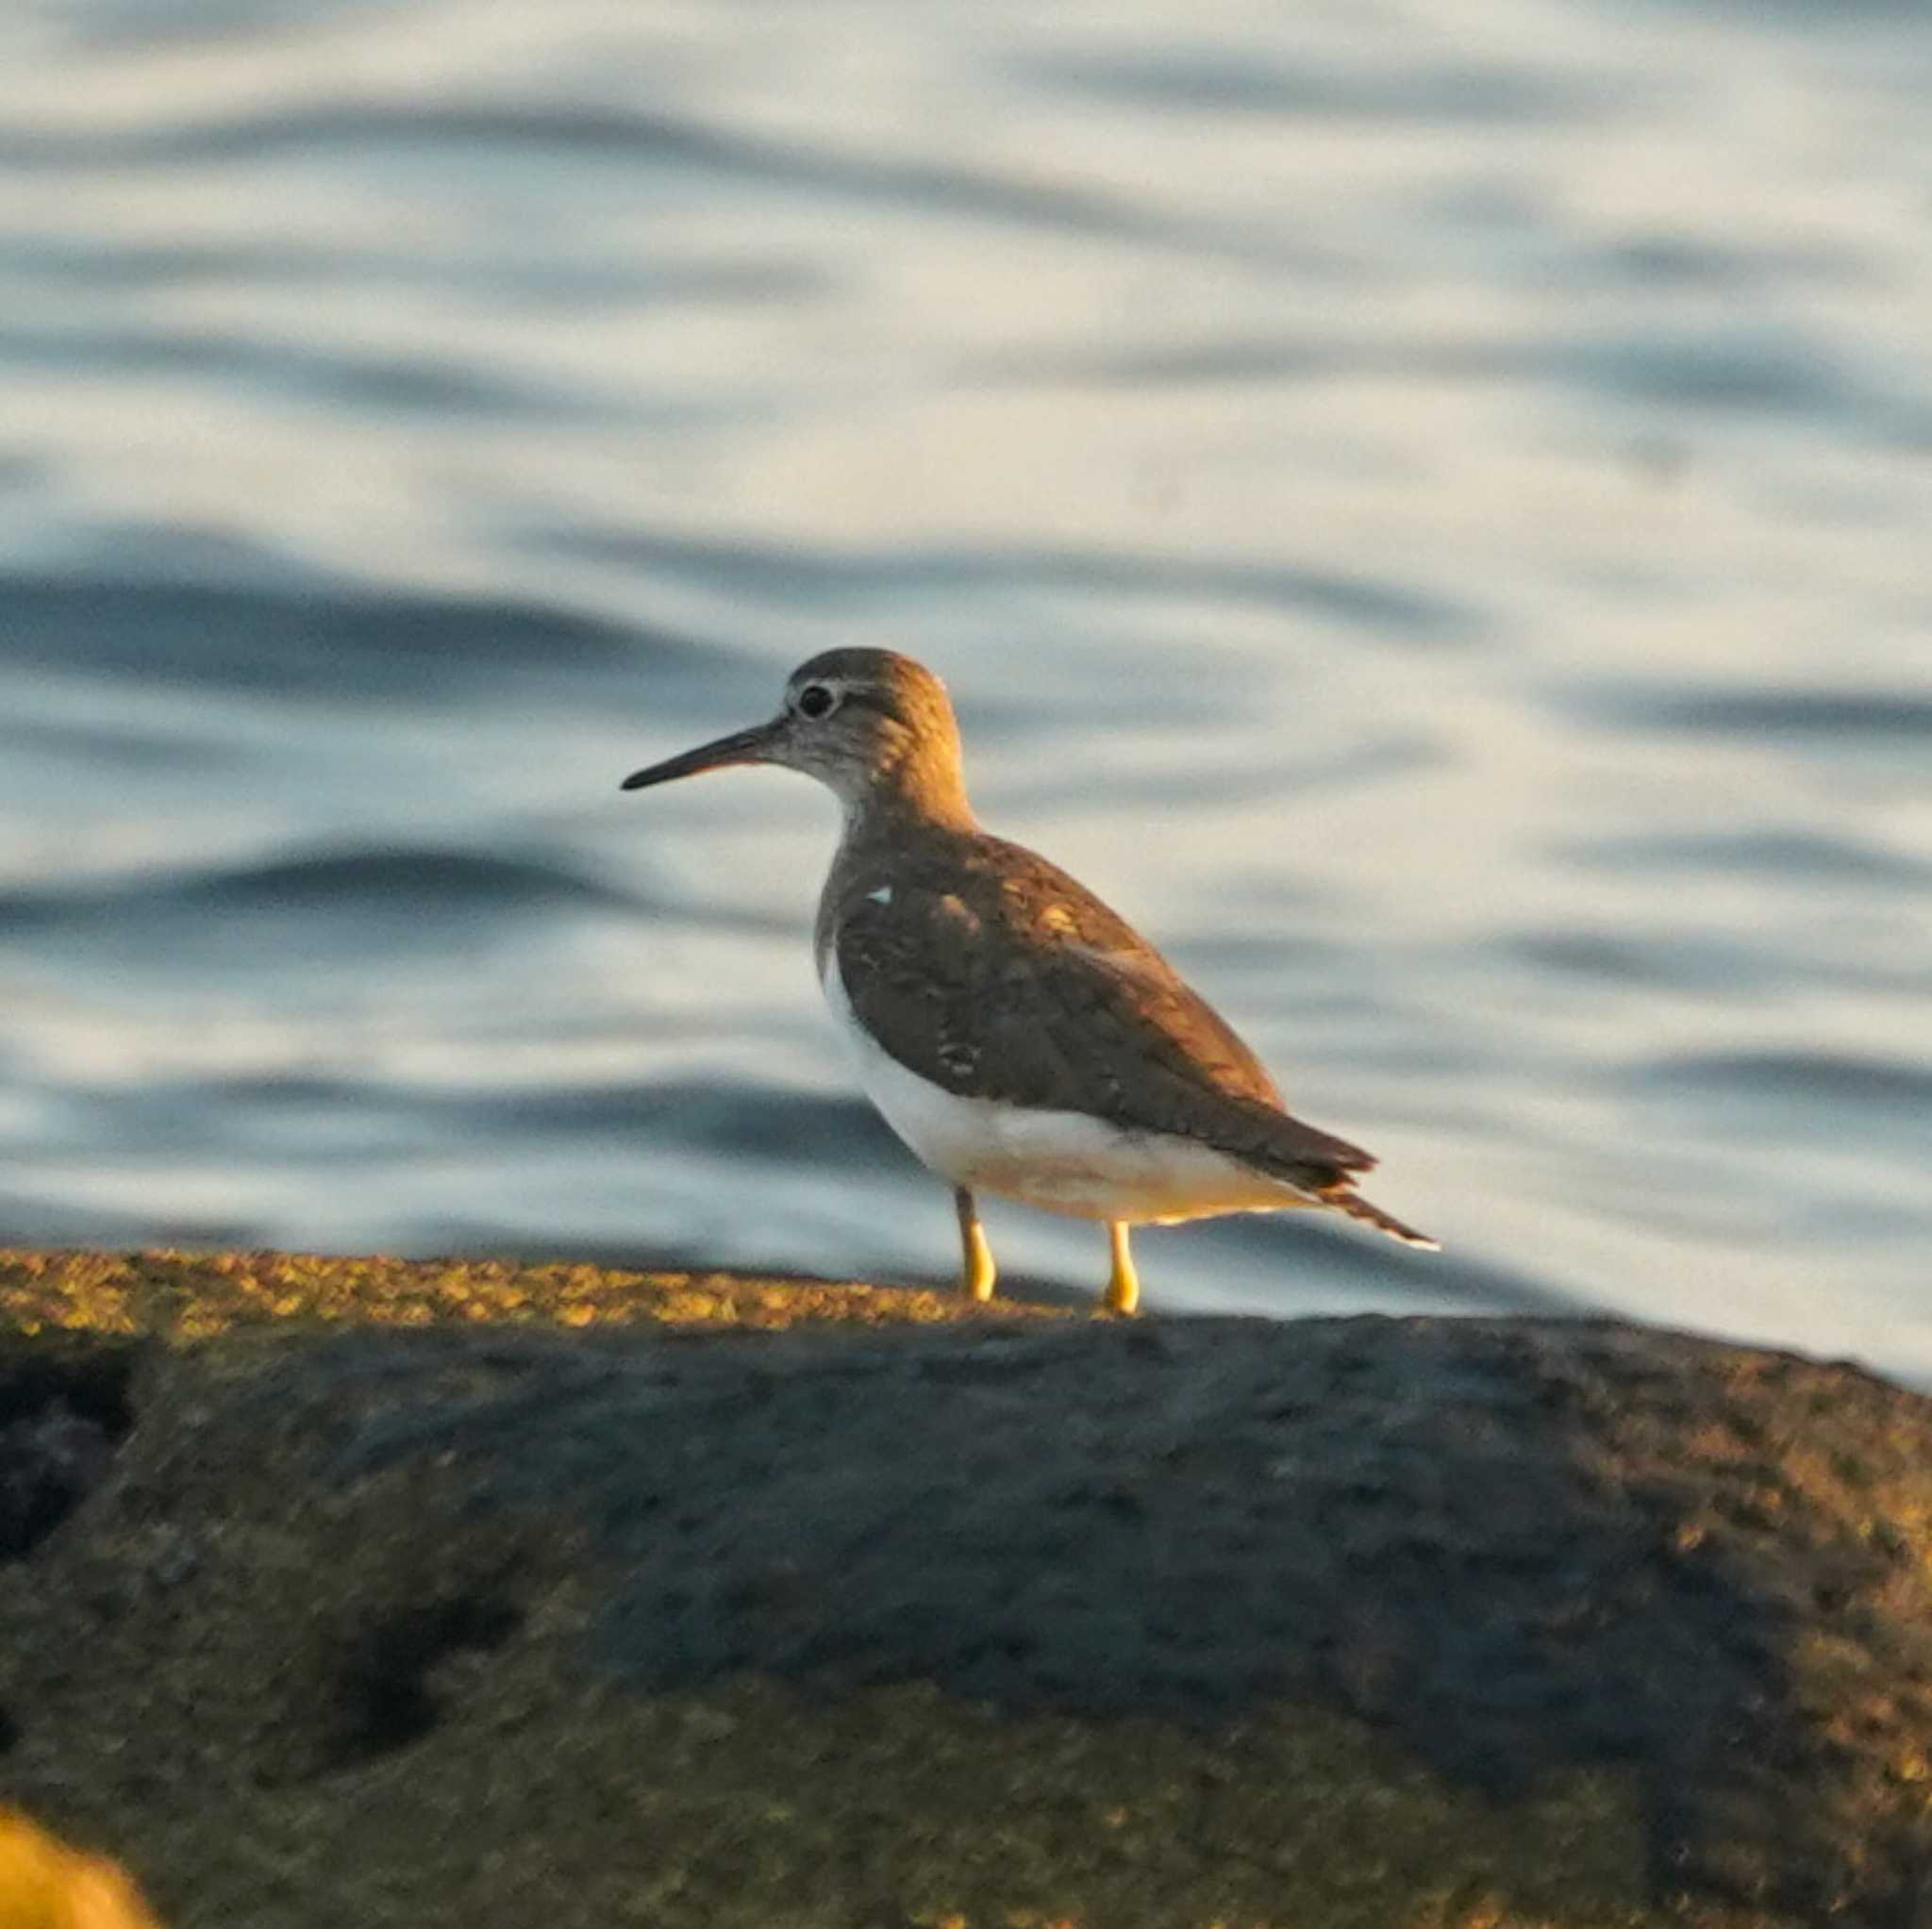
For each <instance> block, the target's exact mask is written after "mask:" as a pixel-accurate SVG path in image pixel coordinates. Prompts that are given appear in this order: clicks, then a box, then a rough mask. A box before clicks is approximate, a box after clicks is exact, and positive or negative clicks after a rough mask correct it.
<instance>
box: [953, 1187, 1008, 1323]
mask: <svg viewBox="0 0 1932 1929" xmlns="http://www.w3.org/2000/svg"><path fill="white" fill-rule="evenodd" d="M953 1204H954V1206H956V1207H957V1208H958V1214H959V1289H960V1290H961V1291H962V1292H964V1293H965V1295H966V1297H967V1298H968V1299H969V1300H990V1299H991V1297H992V1285H993V1281H994V1280H996V1279H997V1278H998V1277H999V1276H1000V1275H999V1271H998V1269H997V1268H996V1267H995V1266H994V1265H993V1263H992V1248H991V1246H989V1245H988V1244H987V1242H986V1228H985V1227H984V1226H983V1225H981V1224H980V1222H979V1210H978V1208H977V1207H976V1206H974V1203H973V1194H972V1193H971V1192H969V1191H968V1190H967V1189H966V1188H965V1187H964V1186H955V1187H954V1188H953Z"/></svg>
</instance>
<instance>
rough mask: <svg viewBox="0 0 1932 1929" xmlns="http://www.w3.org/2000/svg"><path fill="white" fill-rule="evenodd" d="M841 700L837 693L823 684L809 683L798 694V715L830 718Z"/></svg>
mask: <svg viewBox="0 0 1932 1929" xmlns="http://www.w3.org/2000/svg"><path fill="white" fill-rule="evenodd" d="M838 703H839V698H838V695H837V693H836V692H835V691H833V690H829V689H827V688H826V686H825V685H824V684H823V683H808V684H807V685H806V687H805V688H804V689H803V690H800V691H799V692H798V714H799V715H800V716H801V717H812V718H818V717H829V716H830V715H831V714H832V712H833V710H834V709H836V708H837V707H838Z"/></svg>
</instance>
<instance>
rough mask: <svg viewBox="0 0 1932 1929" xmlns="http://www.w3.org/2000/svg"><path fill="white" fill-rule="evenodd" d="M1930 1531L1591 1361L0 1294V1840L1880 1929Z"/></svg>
mask: <svg viewBox="0 0 1932 1929" xmlns="http://www.w3.org/2000/svg"><path fill="white" fill-rule="evenodd" d="M586 1309H588V1310H586ZM753 1329H760V1330H753ZM1928 1522H1932V1402H1928V1401H1926V1400H1925V1399H1924V1398H1922V1397H1920V1396H1918V1395H1915V1394H1911V1393H1908V1392H1905V1391H1902V1390H1900V1389H1895V1388H1892V1387H1890V1386H1887V1385H1885V1384H1884V1383H1882V1382H1880V1381H1878V1380H1875V1379H1874V1378H1872V1377H1871V1376H1870V1375H1868V1374H1865V1373H1863V1372H1859V1371H1857V1369H1854V1368H1850V1367H1846V1366H1838V1365H1827V1364H1820V1363H1815V1362H1810V1361H1807V1360H1802V1359H1798V1358H1795V1357H1792V1356H1790V1355H1779V1354H1770V1353H1764V1352H1760V1351H1756V1350H1753V1349H1749V1348H1743V1347H1735V1346H1727V1345H1724V1344H1721V1343H1718V1342H1713V1341H1708V1340H1701V1339H1689V1338H1686V1337H1684V1336H1680V1335H1674V1334H1669V1333H1656V1332H1647V1331H1641V1330H1639V1329H1635V1328H1631V1327H1627V1326H1623V1325H1619V1324H1616V1323H1614V1322H1557V1321H1544V1320H1529V1319H1484V1320H1474V1319H1472V1320H1446V1319H1407V1320H1387V1319H1354V1320H1313V1321H1302V1322H1289V1323H1281V1324H1275V1323H1272V1322H1261V1321H1242V1320H1228V1319H1199V1320H1153V1321H1148V1322H1141V1323H1140V1324H1138V1325H1125V1324H1121V1323H1118V1322H1107V1321H1093V1320H1077V1319H1068V1318H1064V1317H1060V1316H1058V1315H1055V1314H1052V1313H1050V1312H1048V1311H1046V1310H1045V1309H1041V1308H1039V1307H1028V1306H1025V1305H1020V1304H1015V1303H1011V1302H1003V1303H999V1304H998V1305H996V1307H995V1309H994V1316H993V1317H989V1316H988V1314H987V1312H986V1311H985V1310H984V1309H981V1308H975V1307H971V1306H969V1305H966V1304H965V1303H963V1302H961V1301H958V1300H955V1299H951V1298H948V1297H941V1296H935V1295H931V1294H916V1293H908V1292H897V1291H893V1290H891V1289H867V1288H860V1287H852V1288H841V1287H836V1286H830V1285H826V1284H823V1283H811V1282H805V1283H799V1282H782V1281H773V1280H744V1279H741V1278H737V1277H736V1276H733V1275H725V1274H703V1275H692V1274H675V1275H638V1274H617V1273H610V1272H602V1271H600V1270H598V1269H593V1268H589V1267H550V1268H541V1267H535V1268H533V1267H515V1266H509V1265H496V1264H491V1263H484V1262H436V1261H418V1262H403V1261H393V1260H371V1259H359V1258H344V1259H314V1258H305V1257H301V1256H283V1255H214V1256H198V1257H197V1256H181V1255H134V1256H123V1255H99V1254H76V1255H42V1254H9V1255H0V1556H4V1559H0V1742H4V1743H5V1746H4V1748H0V1788H4V1791H5V1793H6V1796H7V1798H8V1800H11V1801H15V1802H17V1803H19V1804H21V1805H22V1806H23V1807H25V1809H27V1810H28V1811H30V1812H31V1813H33V1814H35V1815H36V1816H37V1817H39V1818H41V1819H42V1820H43V1821H47V1822H48V1823H50V1824H51V1825H52V1826H54V1827H56V1828H58V1829H59V1830H61V1831H62V1832H63V1833H70V1834H72V1835H73V1836H75V1838H78V1839H82V1840H86V1841H89V1842H92V1843H100V1844H103V1845H105V1846H107V1847H108V1848H109V1849H110V1850H111V1852H112V1853H113V1854H116V1855H118V1856H120V1857H121V1858H122V1859H124V1860H125V1862H126V1863H127V1864H128V1865H129V1867H130V1868H131V1869H132V1870H133V1871H134V1873H135V1875H136V1877H137V1878H138V1879H139V1880H140V1882H141V1883H142V1887H143V1888H144V1889H145V1890H146V1892H147V1893H148V1895H149V1897H150V1898H151V1900H152V1902H153V1904H154V1905H155V1907H156V1909H157V1912H158V1915H159V1917H160V1919H161V1920H162V1921H165V1922H168V1923H170V1924H172V1925H175V1929H195V1925H198V1924H203V1923H207V1924H214V1923H217V1922H220V1923H223V1924H243V1925H262V1929H267V1925H269V1924H275V1925H283V1924H288V1925H304V1929H306V1925H308V1924H311V1923H312V1924H316V1925H321V1924H323V1923H325V1922H327V1923H338V1922H341V1921H355V1922H357V1923H358V1924H369V1925H372V1929H382V1925H387V1924H390V1923H396V1924H400V1923H403V1922H405V1921H407V1922H409V1923H411V1924H414V1925H433V1924H440V1923H445V1922H446V1923H450V1924H457V1923H462V1924H464V1925H466V1929H495V1925H497V1924H503V1925H508V1924H511V1923H516V1924H519V1925H521V1924H526V1923H528V1922H530V1921H546V1922H547V1923H550V1924H554V1925H556V1929H571V1925H575V1924H577V1923H584V1924H590V1923H592V1922H595V1923H599V1924H604V1923H615V1922H625V1921H635V1922H640V1923H653V1924H667V1925H683V1924H691V1925H697V1924H704V1925H706V1929H715V1925H734V1924H743V1925H746V1929H752V1925H758V1929H774V1925H791V1924H796V1925H800V1929H804V1925H808V1924H810V1925H825V1929H834V1925H836V1929H848V1925H849V1929H875V1925H894V1924H900V1923H904V1924H908V1925H910V1924H933V1925H937V1924H942V1923H951V1924H954V1925H972V1929H981V1925H995V1924H997V1925H1003V1929H1004V1925H1008V1924H1034V1925H1039V1929H1045V1925H1049V1924H1054V1923H1074V1924H1080V1925H1083V1929H1114V1925H1121V1924H1124V1925H1129V1929H1132V1925H1138V1924H1143V1923H1144V1924H1146V1925H1148V1929H1156V1925H1158V1929H1186V1925H1195V1924H1198V1925H1200V1929H1208V1925H1209V1924H1211V1923H1217V1922H1218V1923H1221V1924H1224V1925H1225V1929H1234V1925H1237V1924H1239V1925H1242V1929H1257V1925H1269V1929H1307V1925H1321V1929H1384V1925H1386V1929H1423V1925H1435V1929H1452V1925H1454V1929H1476V1925H1502V1924H1506V1923H1522V1924H1524V1925H1527V1924H1530V1923H1546V1924H1551V1925H1557V1929H1613V1925H1621V1929H1638V1925H1649V1924H1662V1923H1666V1922H1691V1923H1701V1924H1705V1925H1708V1929H1720V1925H1722V1929H1746V1925H1752V1929H1771V1925H1788V1924H1798V1923H1810V1922H1817V1921H1824V1920H1826V1919H1827V1918H1828V1919H1829V1920H1832V1921H1839V1922H1844V1923H1848V1924H1857V1925H1871V1929H1912V1925H1916V1924H1921V1923H1924V1922H1925V1921H1932V1586H1928V1572H1932V1570H1928V1566H1927V1555H1928V1551H1932V1550H1928V1538H1927V1534H1928V1527H1927V1523H1928ZM9 1523H10V1524H9ZM0 1920H4V1910H0Z"/></svg>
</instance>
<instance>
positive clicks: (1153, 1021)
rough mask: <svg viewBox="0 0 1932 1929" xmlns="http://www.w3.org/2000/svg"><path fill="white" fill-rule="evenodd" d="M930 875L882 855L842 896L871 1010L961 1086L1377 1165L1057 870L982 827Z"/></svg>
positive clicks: (843, 953) (895, 1047) (1327, 1166)
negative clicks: (886, 863) (1306, 1119)
mask: <svg viewBox="0 0 1932 1929" xmlns="http://www.w3.org/2000/svg"><path fill="white" fill-rule="evenodd" d="M935 856H936V860H937V861H935V862H934V863H933V864H932V865H931V867H930V868H929V869H928V870H922V868H921V867H920V866H918V865H917V864H914V865H911V866H908V865H906V864H905V863H904V861H903V858H902V859H901V860H900V861H898V862H896V863H895V864H894V866H893V873H892V881H891V891H890V894H889V895H888V896H886V897H885V898H884V901H881V893H880V892H879V890H877V888H876V886H870V888H869V880H870V878H871V876H872V873H871V872H870V869H869V867H868V865H867V864H866V862H865V854H864V853H863V852H862V851H860V852H855V853H853V854H852V856H851V858H850V860H849V861H848V862H847V863H845V864H844V865H841V870H842V871H843V872H844V873H845V874H844V875H843V876H842V877H841V878H839V879H835V880H834V888H833V892H832V894H831V896H830V897H829V899H828V903H827V905H826V906H825V912H826V920H827V924H828V927H829V928H827V929H826V930H825V931H824V940H825V941H826V942H827V943H830V944H834V945H836V948H837V952H838V959H839V971H840V976H841V978H842V980H843V982H844V987H845V995H846V997H847V998H848V999H849V1000H850V1002H851V1004H852V1007H853V1010H854V1013H855V1015H856V1016H857V1017H858V1020H859V1022H860V1023H862V1024H864V1025H865V1027H866V1028H867V1030H869V1031H870V1032H871V1033H872V1035H873V1036H874V1038H875V1039H877V1040H878V1041H879V1043H880V1044H881V1045H882V1046H883V1047H884V1048H885V1050H886V1051H887V1052H888V1053H889V1054H890V1055H891V1056H892V1057H893V1058H895V1059H897V1060H898V1061H899V1063H900V1064H902V1065H904V1066H906V1067H907V1069H908V1071H912V1072H916V1073H918V1074H919V1075H920V1076H921V1077H922V1078H926V1079H930V1080H931V1081H932V1083H934V1084H935V1085H938V1086H941V1088H943V1089H946V1090H948V1091H956V1092H962V1093H963V1092H969V1091H970V1092H972V1093H974V1094H976V1095H978V1096H981V1097H989V1098H997V1099H1001V1100H1004V1101H1006V1102H1008V1103H1009V1104H1013V1105H1021V1106H1039V1107H1041V1108H1045V1109H1052V1110H1068V1111H1080V1112H1089V1113H1092V1114H1094V1115H1096V1116H1098V1117H1100V1118H1104V1119H1108V1120H1109V1121H1111V1122H1113V1123H1115V1124H1117V1125H1120V1126H1122V1127H1123V1128H1124V1129H1126V1130H1129V1131H1147V1132H1175V1133H1182V1134H1185V1135H1187V1136H1188V1137H1191V1138H1194V1139H1200V1140H1202V1141H1203V1142H1205V1143H1208V1144H1210V1145H1213V1146H1215V1147H1216V1148H1217V1149H1219V1150H1222V1151H1224V1152H1228V1153H1231V1154H1233V1155H1234V1156H1237V1157H1242V1158H1246V1159H1249V1160H1252V1161H1253V1162H1254V1163H1256V1164H1257V1165H1260V1166H1262V1167H1263V1168H1264V1169H1266V1170H1270V1171H1275V1172H1280V1174H1281V1175H1282V1176H1283V1177H1284V1178H1287V1179H1289V1180H1290V1181H1291V1183H1293V1184H1297V1185H1303V1186H1307V1187H1310V1188H1313V1189H1321V1188H1325V1187H1328V1186H1333V1185H1335V1184H1337V1183H1338V1182H1340V1181H1341V1178H1342V1175H1343V1174H1344V1173H1345V1172H1359V1171H1364V1170H1366V1169H1367V1168H1368V1167H1369V1166H1371V1165H1372V1164H1373V1163H1374V1161H1373V1160H1372V1159H1371V1158H1370V1157H1369V1156H1368V1154H1366V1153H1365V1152H1362V1151H1361V1150H1360V1149H1359V1148H1358V1147H1356V1146H1353V1145H1350V1144H1348V1143H1346V1142H1345V1141H1344V1140H1342V1139H1335V1138H1331V1137H1330V1136H1329V1135H1328V1134H1327V1133H1325V1132H1320V1131H1317V1130H1316V1129H1315V1128H1314V1127H1313V1126H1311V1125H1305V1124H1303V1123H1302V1122H1300V1121H1299V1120H1297V1119H1293V1118H1291V1117H1290V1116H1289V1115H1288V1114H1287V1113H1286V1112H1284V1111H1283V1110H1282V1109H1281V1100H1280V1094H1279V1093H1278V1092H1277V1091H1276V1089H1275V1087H1274V1080H1273V1079H1271V1078H1270V1077H1269V1075H1268V1073H1267V1071H1266V1069H1265V1068H1264V1067H1263V1066H1262V1064H1261V1062H1260V1060H1259V1059H1258V1058H1257V1057H1256V1056H1255V1055H1254V1053H1253V1052H1251V1051H1250V1050H1249V1049H1248V1047H1247V1046H1246V1045H1245V1044H1243V1043H1242V1042H1241V1039H1240V1038H1238V1037H1237V1036H1236V1034H1235V1033H1234V1031H1233V1030H1232V1029H1231V1027H1230V1026H1229V1025H1228V1024H1227V1023H1225V1021H1224V1020H1223V1019H1222V1018H1221V1017H1220V1015H1219V1014H1218V1013H1217V1012H1215V1011H1214V1010H1213V1009H1212V1008H1211V1007H1210V1006H1208V1004H1207V1003H1206V1002H1205V1001H1204V1000H1203V999H1201V998H1200V997H1199V996H1198V995H1197V994H1196V993H1194V992H1193V991H1191V990H1190V989H1189V988H1188V987H1187V986H1186V985H1185V984H1184V983H1183V982H1182V981H1181V979H1180V978H1179V977H1178V976H1177V975H1176V974H1175V973H1174V970H1173V969H1172V967H1170V966H1169V965H1168V963H1167V962H1166V960H1165V959H1163V958H1162V957H1161V956H1160V955H1159V953H1158V952H1157V951H1155V950H1154V948H1153V947H1152V946H1151V945H1149V944H1148V943H1147V942H1146V941H1145V940H1143V939H1142V938H1141V937H1140V936H1139V934H1138V933H1136V932H1135V931H1134V930H1133V929H1132V927H1131V926H1130V925H1128V924H1127V923H1125V922H1124V920H1123V919H1121V918H1119V917H1118V916H1116V915H1115V914H1114V913H1113V912H1112V911H1110V910H1109V909H1108V907H1107V906H1105V905H1104V904H1102V903H1101V902H1100V900H1099V899H1098V898H1096V897H1094V896H1093V895H1092V893H1091V891H1089V890H1086V889H1085V887H1084V886H1082V885H1080V884H1079V883H1077V882H1076V881H1075V880H1074V879H1073V878H1072V877H1069V876H1068V875H1067V873H1065V872H1063V871H1061V870H1059V869H1058V867H1057V866H1055V865H1052V864H1049V863H1048V862H1047V861H1046V860H1045V859H1044V858H1042V857H1039V856H1035V855H1034V854H1033V853H1031V852H1029V851H1025V850H1023V849H1022V848H1021V847H1020V846H1018V845H1013V844H1004V843H1000V842H998V841H997V840H993V839H991V838H977V839H974V840H972V842H971V843H970V844H968V845H966V846H965V847H964V848H962V847H960V846H959V845H955V846H953V847H952V848H950V849H949V850H946V851H945V852H943V853H942V854H935Z"/></svg>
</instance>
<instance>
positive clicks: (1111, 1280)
mask: <svg viewBox="0 0 1932 1929" xmlns="http://www.w3.org/2000/svg"><path fill="white" fill-rule="evenodd" d="M1107 1232H1108V1239H1110V1240H1111V1241H1112V1243H1113V1271H1112V1272H1110V1273H1109V1274H1108V1280H1107V1309H1108V1312H1109V1313H1121V1314H1129V1313H1135V1312H1138V1311H1139V1310H1140V1306H1141V1275H1140V1274H1139V1273H1138V1272H1135V1271H1134V1256H1133V1254H1132V1253H1131V1252H1130V1251H1129V1250H1128V1247H1127V1225H1126V1222H1125V1221H1124V1220H1118V1219H1116V1220H1110V1221H1109V1222H1108V1228H1107Z"/></svg>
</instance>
